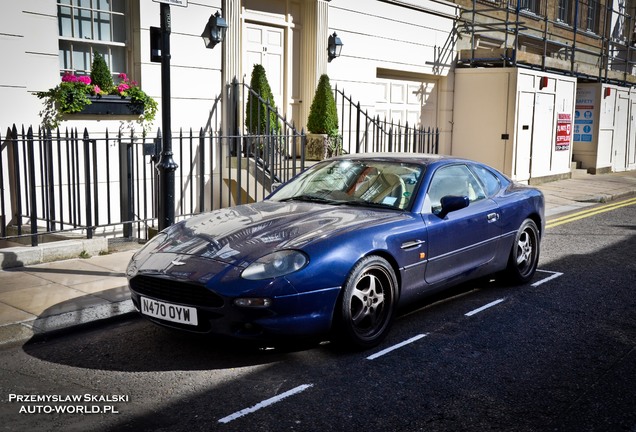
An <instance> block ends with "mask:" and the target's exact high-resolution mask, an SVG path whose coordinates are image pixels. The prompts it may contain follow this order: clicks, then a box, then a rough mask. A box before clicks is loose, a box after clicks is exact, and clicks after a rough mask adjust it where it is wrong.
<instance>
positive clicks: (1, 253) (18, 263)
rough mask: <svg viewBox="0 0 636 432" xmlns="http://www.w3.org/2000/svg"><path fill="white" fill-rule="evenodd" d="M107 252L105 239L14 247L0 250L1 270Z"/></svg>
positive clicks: (62, 241)
mask: <svg viewBox="0 0 636 432" xmlns="http://www.w3.org/2000/svg"><path fill="white" fill-rule="evenodd" d="M100 252H108V239H107V238H94V239H90V240H88V239H78V240H60V241H55V242H50V243H42V244H41V245H39V246H35V247H33V246H14V247H8V248H3V249H0V268H1V269H2V270H5V269H8V268H15V267H24V266H29V265H34V264H43V263H47V262H53V261H59V260H63V259H70V258H78V257H79V256H80V255H81V254H82V253H86V254H88V255H91V256H92V255H99V254H100Z"/></svg>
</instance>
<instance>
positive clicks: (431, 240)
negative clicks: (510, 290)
mask: <svg viewBox="0 0 636 432" xmlns="http://www.w3.org/2000/svg"><path fill="white" fill-rule="evenodd" d="M444 196H464V197H468V200H469V205H468V206H467V207H465V208H462V209H460V210H456V211H453V212H450V213H448V214H447V215H446V216H445V217H443V218H441V217H439V216H438V215H437V213H438V212H439V210H440V207H441V205H440V201H441V198H442V197H444ZM429 205H430V207H429ZM425 207H428V209H427V208H424V209H423V211H424V213H423V215H422V217H423V218H424V219H425V222H426V225H427V228H428V263H427V266H426V274H425V278H426V282H427V283H428V284H437V283H439V282H442V281H444V280H447V279H451V278H455V277H458V276H460V275H466V276H467V277H469V276H470V275H472V274H474V273H475V272H476V271H478V270H479V269H480V268H482V267H483V266H485V265H487V264H488V263H489V262H490V261H492V260H493V258H494V257H495V252H496V250H497V244H498V242H499V238H500V236H501V224H500V223H498V221H499V208H498V206H497V203H496V202H495V201H494V200H492V199H490V198H489V197H488V196H487V194H486V193H485V191H484V189H483V187H482V185H481V183H480V182H479V181H477V179H476V178H475V175H474V174H473V173H472V172H471V170H469V169H468V167H467V165H465V164H455V165H450V166H445V167H442V168H439V169H438V170H437V171H436V172H435V173H434V174H433V177H432V179H431V182H430V186H429V189H428V191H427V200H426V205H425ZM429 210H430V211H429Z"/></svg>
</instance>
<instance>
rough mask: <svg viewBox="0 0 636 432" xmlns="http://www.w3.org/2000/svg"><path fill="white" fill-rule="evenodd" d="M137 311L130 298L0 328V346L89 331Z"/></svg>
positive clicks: (130, 315)
mask: <svg viewBox="0 0 636 432" xmlns="http://www.w3.org/2000/svg"><path fill="white" fill-rule="evenodd" d="M136 312H137V310H136V309H135V307H134V306H133V303H132V300H130V299H128V300H123V301H121V302H116V303H106V304H101V305H96V306H91V307H88V308H85V309H82V310H78V311H72V312H66V313H63V314H59V315H51V316H47V317H39V318H36V319H33V320H28V321H22V322H19V323H14V324H8V325H5V326H2V327H0V346H2V345H6V344H9V343H12V342H22V341H24V340H26V339H29V340H30V341H40V340H44V339H47V338H49V337H52V336H56V335H61V334H64V333H67V332H71V331H75V330H77V329H78V328H87V327H91V326H93V325H102V324H104V323H107V322H109V321H116V320H120V319H126V318H130V317H132V316H134V315H135V314H136Z"/></svg>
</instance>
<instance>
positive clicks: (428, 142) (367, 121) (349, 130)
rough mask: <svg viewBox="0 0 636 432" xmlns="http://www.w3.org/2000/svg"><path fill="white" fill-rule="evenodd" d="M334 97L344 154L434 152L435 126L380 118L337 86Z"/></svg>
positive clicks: (436, 145) (436, 140) (436, 131)
mask: <svg viewBox="0 0 636 432" xmlns="http://www.w3.org/2000/svg"><path fill="white" fill-rule="evenodd" d="M334 98H335V100H336V106H337V108H338V114H339V116H340V118H339V127H340V136H341V139H342V146H343V151H344V152H345V153H361V152H364V153H367V152H372V153H393V152H405V153H433V154H436V153H438V150H439V129H437V128H435V129H434V128H432V127H424V126H416V125H409V124H408V122H406V123H405V124H404V125H402V124H400V123H399V122H394V121H391V120H387V119H386V118H384V119H381V118H380V116H378V115H373V114H370V113H369V112H368V110H365V109H363V108H362V106H361V104H360V102H355V101H354V100H353V99H352V97H351V96H347V95H346V94H345V92H344V91H343V90H340V89H338V87H336V88H335V89H334Z"/></svg>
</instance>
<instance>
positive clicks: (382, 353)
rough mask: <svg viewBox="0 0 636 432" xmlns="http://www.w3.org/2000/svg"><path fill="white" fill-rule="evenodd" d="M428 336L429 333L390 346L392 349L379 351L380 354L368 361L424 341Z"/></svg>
mask: <svg viewBox="0 0 636 432" xmlns="http://www.w3.org/2000/svg"><path fill="white" fill-rule="evenodd" d="M427 335H428V333H425V334H419V335H417V336H413V337H412V338H410V339H407V340H405V341H404V342H400V343H399V344H396V345H393V346H390V347H388V348H386V349H383V350H382V351H379V352H377V353H375V354H372V355H370V356H369V357H367V360H375V359H377V358H378V357H382V356H383V355H385V354H388V353H390V352H391V351H394V350H396V349H398V348H402V347H403V346H404V345H408V344H410V343H413V342H415V341H416V340H419V339H422V338H423V337H424V336H427Z"/></svg>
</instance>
